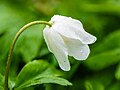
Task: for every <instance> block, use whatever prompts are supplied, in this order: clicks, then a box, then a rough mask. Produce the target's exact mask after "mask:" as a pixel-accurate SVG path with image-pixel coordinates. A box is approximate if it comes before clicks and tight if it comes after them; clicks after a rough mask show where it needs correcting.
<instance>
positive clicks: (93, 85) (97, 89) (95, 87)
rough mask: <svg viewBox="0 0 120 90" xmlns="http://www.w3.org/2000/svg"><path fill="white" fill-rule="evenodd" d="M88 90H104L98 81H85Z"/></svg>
mask: <svg viewBox="0 0 120 90" xmlns="http://www.w3.org/2000/svg"><path fill="white" fill-rule="evenodd" d="M85 88H86V90H104V86H103V85H102V83H100V82H98V81H85Z"/></svg>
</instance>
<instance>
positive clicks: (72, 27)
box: [50, 15, 96, 44]
mask: <svg viewBox="0 0 120 90" xmlns="http://www.w3.org/2000/svg"><path fill="white" fill-rule="evenodd" d="M50 22H53V25H52V28H53V29H54V30H56V31H57V32H59V33H60V34H61V35H64V36H65V37H69V38H73V39H78V40H80V41H81V42H82V43H83V44H91V43H94V42H95V41H96V37H95V36H93V35H91V34H89V33H87V32H86V31H85V30H84V28H83V26H82V23H81V22H80V21H78V20H76V19H72V18H70V17H64V16H59V15H54V16H53V17H52V18H51V21H50Z"/></svg>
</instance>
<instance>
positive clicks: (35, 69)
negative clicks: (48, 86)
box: [15, 60, 71, 90]
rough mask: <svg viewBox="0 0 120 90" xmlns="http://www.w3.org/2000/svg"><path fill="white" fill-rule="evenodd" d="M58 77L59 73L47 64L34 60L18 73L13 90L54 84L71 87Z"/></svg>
mask: <svg viewBox="0 0 120 90" xmlns="http://www.w3.org/2000/svg"><path fill="white" fill-rule="evenodd" d="M58 76H60V73H58V71H57V70H56V69H53V68H52V67H51V66H50V65H49V64H48V63H47V62H45V61H43V60H35V61H32V62H29V63H28V64H27V65H25V66H24V67H23V69H22V70H21V72H20V73H19V75H18V77H17V79H16V84H15V90H20V89H22V88H25V87H29V86H32V85H37V84H44V83H55V84H60V85H64V86H67V85H71V83H70V82H68V81H67V80H65V79H63V78H60V77H58Z"/></svg>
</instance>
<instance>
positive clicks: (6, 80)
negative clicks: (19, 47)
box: [4, 21, 52, 90]
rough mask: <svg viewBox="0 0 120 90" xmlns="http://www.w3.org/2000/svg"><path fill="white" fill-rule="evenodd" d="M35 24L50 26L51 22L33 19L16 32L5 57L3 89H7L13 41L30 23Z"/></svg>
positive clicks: (14, 41)
mask: <svg viewBox="0 0 120 90" xmlns="http://www.w3.org/2000/svg"><path fill="white" fill-rule="evenodd" d="M36 24H46V25H48V26H49V27H51V26H52V24H51V23H49V22H46V21H33V22H30V23H28V24H26V25H25V26H23V27H22V28H21V29H20V30H19V31H18V32H17V34H16V35H15V37H14V39H13V41H12V44H11V46H10V50H9V54H8V58H7V65H6V71H5V83H4V84H5V85H4V90H9V89H8V76H9V69H10V64H11V56H12V53H13V49H14V47H15V43H16V41H17V39H18V37H19V36H20V35H21V33H22V32H23V31H25V30H26V29H27V28H28V27H30V26H32V25H36Z"/></svg>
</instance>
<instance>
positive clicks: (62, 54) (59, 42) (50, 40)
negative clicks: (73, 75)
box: [43, 27, 70, 71]
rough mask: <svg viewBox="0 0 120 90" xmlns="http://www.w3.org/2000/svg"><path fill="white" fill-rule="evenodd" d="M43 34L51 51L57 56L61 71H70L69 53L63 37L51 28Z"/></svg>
mask: <svg viewBox="0 0 120 90" xmlns="http://www.w3.org/2000/svg"><path fill="white" fill-rule="evenodd" d="M43 34H44V38H45V41H46V43H47V46H48V48H49V50H50V51H51V52H52V53H53V54H54V55H55V57H56V59H57V61H58V63H59V66H60V67H61V69H63V70H64V71H69V70H70V63H69V60H68V51H67V48H66V46H65V44H64V41H63V39H62V38H61V36H60V35H59V34H58V33H57V32H56V31H54V30H52V29H51V28H49V27H46V28H45V29H44V31H43Z"/></svg>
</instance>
